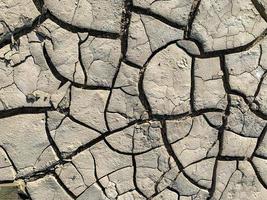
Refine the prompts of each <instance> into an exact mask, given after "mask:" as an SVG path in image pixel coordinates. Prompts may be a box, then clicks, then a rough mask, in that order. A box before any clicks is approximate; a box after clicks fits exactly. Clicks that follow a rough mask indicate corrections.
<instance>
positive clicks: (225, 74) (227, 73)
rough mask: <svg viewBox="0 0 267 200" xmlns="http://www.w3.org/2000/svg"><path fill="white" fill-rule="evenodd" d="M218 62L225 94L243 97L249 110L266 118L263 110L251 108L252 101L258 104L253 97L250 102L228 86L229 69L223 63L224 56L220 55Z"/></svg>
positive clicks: (243, 95)
mask: <svg viewBox="0 0 267 200" xmlns="http://www.w3.org/2000/svg"><path fill="white" fill-rule="evenodd" d="M220 63H221V70H222V72H223V74H224V75H223V84H224V89H225V91H226V93H227V94H232V95H237V96H239V97H241V98H243V100H244V101H245V103H246V104H247V105H248V106H249V109H250V111H251V112H253V113H254V114H255V115H256V116H257V117H259V118H261V119H264V120H267V115H265V114H264V113H263V112H261V111H260V110H255V109H253V108H252V103H255V104H256V105H258V102H257V101H256V100H255V99H254V101H253V102H251V100H250V99H249V98H248V97H247V96H246V95H245V94H243V93H242V92H240V91H237V90H233V89H232V88H231V86H230V81H229V71H228V68H227V67H226V64H225V56H220Z"/></svg>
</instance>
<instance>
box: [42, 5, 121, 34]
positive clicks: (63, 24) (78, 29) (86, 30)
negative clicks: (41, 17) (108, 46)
mask: <svg viewBox="0 0 267 200" xmlns="http://www.w3.org/2000/svg"><path fill="white" fill-rule="evenodd" d="M47 15H48V18H49V19H50V20H52V21H53V22H55V23H56V24H57V25H59V26H60V27H61V28H63V29H65V30H68V31H70V32H72V33H78V32H80V33H88V34H89V35H90V36H94V37H98V38H109V39H118V38H119V37H120V34H119V33H112V32H106V31H100V30H95V29H89V28H81V27H78V26H74V25H71V24H69V23H66V22H64V21H62V20H60V19H58V18H57V17H56V16H54V15H53V14H52V13H51V12H50V11H49V10H48V11H47Z"/></svg>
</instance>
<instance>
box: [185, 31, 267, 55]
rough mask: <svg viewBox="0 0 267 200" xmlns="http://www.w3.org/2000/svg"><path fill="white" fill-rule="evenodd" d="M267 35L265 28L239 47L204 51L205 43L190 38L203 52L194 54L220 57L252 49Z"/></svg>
mask: <svg viewBox="0 0 267 200" xmlns="http://www.w3.org/2000/svg"><path fill="white" fill-rule="evenodd" d="M266 35H267V29H265V30H264V31H263V32H262V33H261V34H260V36H258V37H257V38H255V39H254V40H252V41H251V42H249V43H247V44H245V45H242V46H238V47H233V48H229V49H222V50H216V51H208V52H204V50H203V45H202V44H201V43H200V42H199V41H198V40H196V39H194V38H191V37H190V38H189V40H191V41H194V42H195V44H196V45H197V46H198V48H199V50H200V52H201V54H200V55H194V56H195V57H197V58H212V57H220V56H223V55H228V54H234V53H240V52H242V51H247V50H249V49H251V48H252V47H254V46H255V45H256V44H258V43H259V42H260V41H262V40H263V39H264V38H265V37H266Z"/></svg>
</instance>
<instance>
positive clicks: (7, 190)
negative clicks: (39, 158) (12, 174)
mask: <svg viewBox="0 0 267 200" xmlns="http://www.w3.org/2000/svg"><path fill="white" fill-rule="evenodd" d="M21 196H24V197H25V198H27V197H28V194H27V193H26V191H25V182H24V181H23V180H16V181H14V182H12V183H1V184H0V197H1V199H3V200H21V199H22V197H21Z"/></svg>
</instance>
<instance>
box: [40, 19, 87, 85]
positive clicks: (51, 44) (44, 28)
mask: <svg viewBox="0 0 267 200" xmlns="http://www.w3.org/2000/svg"><path fill="white" fill-rule="evenodd" d="M37 30H38V32H40V33H41V34H42V35H44V36H45V37H46V38H48V39H46V40H45V44H44V47H45V49H44V50H45V51H44V54H45V55H46V60H47V62H48V64H49V65H52V66H51V67H53V68H54V70H55V71H56V73H58V74H59V76H61V77H60V78H62V77H63V78H64V79H67V80H70V81H73V82H76V83H79V84H84V78H85V77H84V74H83V71H82V66H81V63H80V62H79V41H80V40H79V37H78V34H77V33H73V32H70V31H68V30H66V29H63V28H61V27H60V26H59V25H57V24H56V23H54V22H52V21H50V20H47V21H45V22H44V23H43V24H42V25H41V26H40V27H39V28H38V29H37Z"/></svg>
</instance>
